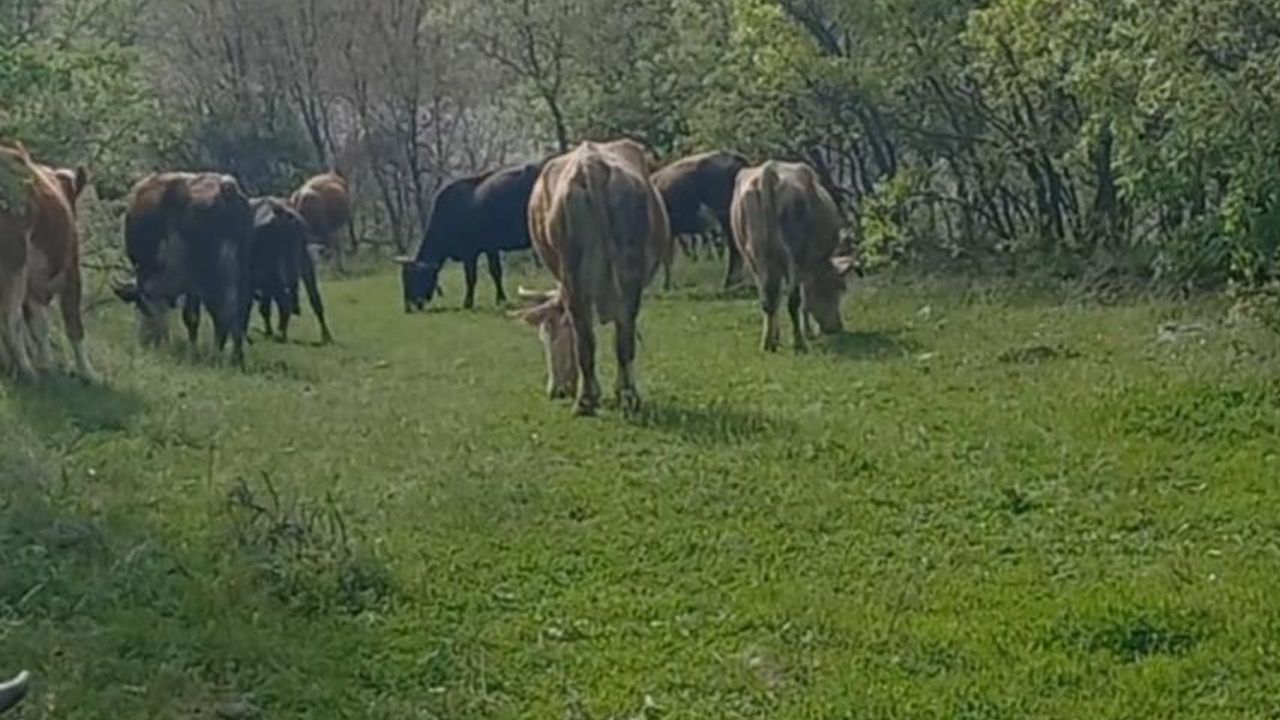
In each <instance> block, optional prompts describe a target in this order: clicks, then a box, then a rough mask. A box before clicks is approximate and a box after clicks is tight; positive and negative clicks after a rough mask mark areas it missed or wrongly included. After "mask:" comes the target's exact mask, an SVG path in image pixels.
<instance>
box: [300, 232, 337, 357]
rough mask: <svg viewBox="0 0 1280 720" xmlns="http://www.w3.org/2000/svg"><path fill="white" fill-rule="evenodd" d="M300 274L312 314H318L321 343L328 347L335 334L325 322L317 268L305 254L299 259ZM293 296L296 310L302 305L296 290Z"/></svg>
mask: <svg viewBox="0 0 1280 720" xmlns="http://www.w3.org/2000/svg"><path fill="white" fill-rule="evenodd" d="M298 274H299V275H301V277H302V284H303V285H305V286H306V288H307V300H308V302H310V304H311V312H313V313H315V314H316V320H317V321H318V322H319V323H320V342H321V343H324V344H325V345H328V344H329V343H331V342H333V334H332V333H330V332H329V323H328V321H326V320H325V316H324V300H322V299H321V298H320V286H319V285H318V284H317V283H316V266H315V264H314V263H312V262H311V258H310V257H309V256H308V255H305V254H304V255H302V256H300V257H299V258H298ZM294 287H295V288H296V287H297V286H296V285H295V286H294ZM293 296H294V307H295V308H296V307H298V306H300V305H301V304H302V303H300V302H298V300H297V297H298V291H297V290H296V289H295V290H294V293H293Z"/></svg>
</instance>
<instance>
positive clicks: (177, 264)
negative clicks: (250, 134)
mask: <svg viewBox="0 0 1280 720" xmlns="http://www.w3.org/2000/svg"><path fill="white" fill-rule="evenodd" d="M252 230H253V212H252V211H251V210H250V208H249V199H248V198H247V197H245V194H244V192H243V191H242V190H241V189H240V184H239V183H238V182H236V179H235V178H233V177H231V176H229V175H218V174H211V173H203V174H194V173H163V174H159V175H151V176H150V177H147V178H146V179H144V180H142V181H140V182H139V183H138V184H137V185H135V186H134V187H133V190H132V192H131V193H130V196H129V205H128V210H127V212H126V214H125V250H126V252H127V253H128V256H129V260H130V262H131V263H132V264H133V269H134V275H135V278H134V280H133V281H132V282H130V283H124V284H118V285H117V286H116V288H115V290H116V294H117V295H118V296H119V297H120V299H121V300H124V301H125V302H127V303H129V304H132V305H133V306H134V307H135V309H136V310H137V316H138V330H139V337H140V339H141V341H142V343H143V344H144V345H157V344H159V343H161V342H164V341H166V340H167V339H168V335H169V313H170V311H172V309H173V308H174V306H175V305H176V304H177V302H178V299H179V298H181V299H183V308H182V319H183V321H184V323H185V324H186V327H187V337H188V339H189V340H190V342H191V344H192V346H194V345H195V343H196V339H197V336H198V334H199V327H200V309H201V306H202V305H203V307H204V308H205V309H207V310H208V311H209V314H210V315H211V316H212V318H213V327H214V338H215V342H216V344H217V347H218V350H219V351H221V350H223V349H224V348H225V347H226V343H227V340H228V339H230V340H231V345H232V348H231V357H232V360H233V361H234V362H235V363H236V364H237V365H240V366H243V365H244V336H245V329H246V327H247V325H248V319H249V307H250V301H251V295H250V266H249V261H250V239H251V233H252Z"/></svg>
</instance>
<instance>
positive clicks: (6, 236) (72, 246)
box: [0, 145, 93, 381]
mask: <svg viewBox="0 0 1280 720" xmlns="http://www.w3.org/2000/svg"><path fill="white" fill-rule="evenodd" d="M86 182H87V177H86V175H85V172H84V169H83V168H80V169H77V170H55V169H53V168H50V167H47V166H44V165H39V164H37V163H35V162H33V161H32V159H31V156H30V155H29V154H28V153H27V151H26V149H25V148H23V147H22V146H20V145H19V146H17V147H15V148H7V147H0V366H3V367H4V368H5V369H6V370H7V371H8V372H10V373H12V374H14V375H16V376H17V377H18V378H19V379H20V380H23V381H31V380H34V379H35V378H36V375H37V371H39V372H47V371H49V370H50V369H52V365H53V351H52V346H51V343H50V338H49V308H50V306H51V305H52V304H53V300H54V298H57V299H58V304H59V307H60V309H61V311H62V319H63V325H64V326H65V330H66V333H67V338H68V340H70V342H71V349H72V352H73V353H74V355H75V363H76V371H77V373H78V374H79V375H80V376H81V377H83V378H85V379H90V378H92V377H93V369H92V367H90V365H89V359H88V357H87V355H86V354H85V349H84V322H83V319H82V316H81V312H82V311H81V307H80V300H81V293H82V280H81V276H80V236H79V233H78V231H77V229H76V217H75V202H76V200H77V198H78V197H79V196H80V192H81V191H82V190H83V189H84V186H85V184H86Z"/></svg>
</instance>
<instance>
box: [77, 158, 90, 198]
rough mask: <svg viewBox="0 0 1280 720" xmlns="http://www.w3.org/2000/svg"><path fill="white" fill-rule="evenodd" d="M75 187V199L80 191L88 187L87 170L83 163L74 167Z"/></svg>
mask: <svg viewBox="0 0 1280 720" xmlns="http://www.w3.org/2000/svg"><path fill="white" fill-rule="evenodd" d="M75 187H76V199H79V197H80V193H82V192H84V189H85V188H87V187H89V171H88V170H86V169H85V167H84V166H83V165H78V166H77V167H76V183H75Z"/></svg>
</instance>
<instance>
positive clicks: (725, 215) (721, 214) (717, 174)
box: [653, 151, 747, 288]
mask: <svg viewBox="0 0 1280 720" xmlns="http://www.w3.org/2000/svg"><path fill="white" fill-rule="evenodd" d="M746 167H747V160H746V158H744V157H742V156H741V155H739V154H737V153H731V152H718V151H717V152H708V153H702V154H700V155H692V156H690V157H687V158H684V159H683V160H677V161H676V162H674V163H672V164H670V165H668V166H666V167H664V168H662V169H661V170H659V171H657V172H656V173H654V174H653V186H654V187H655V188H657V189H658V192H659V193H661V194H662V201H663V203H664V204H665V205H666V208H667V215H668V216H669V217H670V219H671V234H672V236H676V237H678V236H681V235H697V234H700V233H703V232H705V231H706V220H705V218H704V217H703V214H702V211H703V208H706V209H708V210H709V211H710V212H711V214H712V215H714V216H715V218H716V219H717V220H719V221H720V225H721V227H722V228H724V231H725V233H726V234H728V235H729V237H728V239H727V242H726V248H727V249H728V252H729V268H728V270H727V271H726V273H725V279H724V285H725V287H726V288H727V287H732V286H733V285H736V284H738V283H740V282H742V257H741V256H740V255H739V254H738V248H737V245H736V243H735V242H734V239H733V229H732V227H731V223H730V222H729V207H730V205H731V204H732V202H733V188H734V181H735V180H736V179H737V177H738V173H739V172H741V171H742V170H743V169H745V168H746ZM668 284H669V283H668Z"/></svg>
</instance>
